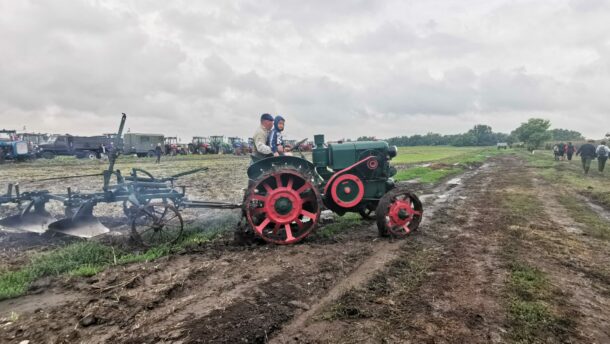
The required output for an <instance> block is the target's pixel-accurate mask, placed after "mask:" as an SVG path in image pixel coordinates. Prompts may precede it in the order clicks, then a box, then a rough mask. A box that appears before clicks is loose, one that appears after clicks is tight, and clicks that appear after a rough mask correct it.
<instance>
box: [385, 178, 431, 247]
mask: <svg viewBox="0 0 610 344" xmlns="http://www.w3.org/2000/svg"><path fill="white" fill-rule="evenodd" d="M375 212H376V214H377V229H378V230H379V235H381V236H389V235H392V236H395V237H404V236H406V235H408V234H409V233H411V232H412V231H414V230H416V229H417V227H419V223H420V222H421V219H422V216H423V207H422V204H421V201H420V200H419V198H417V196H415V195H414V194H412V193H411V192H409V191H408V190H406V189H404V188H397V189H394V190H392V191H390V192H388V193H386V194H385V195H384V196H383V197H382V198H381V200H380V201H379V205H378V206H377V210H376V211H375Z"/></svg>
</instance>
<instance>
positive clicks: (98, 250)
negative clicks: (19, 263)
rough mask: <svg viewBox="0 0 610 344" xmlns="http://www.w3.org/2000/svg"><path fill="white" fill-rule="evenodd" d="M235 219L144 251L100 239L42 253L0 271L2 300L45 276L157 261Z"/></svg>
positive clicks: (214, 234) (87, 273) (212, 236)
mask: <svg viewBox="0 0 610 344" xmlns="http://www.w3.org/2000/svg"><path fill="white" fill-rule="evenodd" d="M235 222H236V221H234V219H232V218H226V219H224V220H221V221H216V222H213V223H211V224H210V225H209V226H206V227H205V228H206V230H205V231H202V230H201V228H187V229H185V233H183V236H182V237H181V239H180V240H179V241H178V242H177V243H175V244H173V245H161V246H156V247H152V248H150V249H147V250H145V251H142V252H140V253H131V252H126V251H122V250H118V249H115V248H114V247H112V246H108V245H105V244H102V243H99V242H94V241H88V242H78V243H73V244H69V245H66V246H64V247H61V248H58V249H55V250H53V251H50V252H47V253H42V254H38V255H35V256H33V257H32V258H31V260H30V263H29V264H27V265H26V266H24V267H22V268H21V269H19V270H16V271H7V272H3V273H0V300H4V299H10V298H14V297H18V296H21V295H24V294H25V293H26V292H27V291H28V289H29V287H30V285H31V284H32V283H33V282H35V281H36V280H37V279H40V278H43V277H52V276H59V275H62V274H67V275H69V276H83V277H89V276H94V275H96V274H97V273H99V272H101V271H103V270H104V269H106V268H108V267H109V266H113V265H124V264H130V263H138V262H149V261H153V260H155V259H158V258H161V257H163V256H167V255H169V254H171V253H173V252H177V251H179V250H182V249H184V248H185V247H188V246H193V245H198V244H201V243H205V242H208V241H211V240H214V239H216V238H218V237H219V236H221V235H222V234H223V233H225V232H226V231H227V230H228V229H230V228H232V227H233V226H234V225H235Z"/></svg>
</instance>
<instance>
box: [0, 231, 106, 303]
mask: <svg viewBox="0 0 610 344" xmlns="http://www.w3.org/2000/svg"><path fill="white" fill-rule="evenodd" d="M113 251H114V250H113V249H112V247H109V246H105V245H102V244H99V243H95V242H81V243H75V244H71V245H67V246H65V247H62V248H60V249H56V250H54V251H51V252H49V253H44V254H38V255H35V256H34V257H32V259H31V262H30V264H28V265H27V266H25V267H23V268H21V269H20V270H17V271H9V272H6V273H4V274H2V275H0V300H3V299H8V298H12V297H16V296H19V295H22V294H24V293H25V292H26V291H27V289H28V287H29V286H30V284H31V283H32V282H34V281H35V280H36V279H38V278H41V277H46V276H57V275H60V274H63V273H66V272H72V274H76V275H78V274H81V275H82V274H86V273H87V272H91V271H93V270H95V269H101V268H102V267H103V266H105V265H108V264H110V263H111V262H113V260H114V253H113Z"/></svg>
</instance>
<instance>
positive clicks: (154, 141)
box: [123, 133, 166, 157]
mask: <svg viewBox="0 0 610 344" xmlns="http://www.w3.org/2000/svg"><path fill="white" fill-rule="evenodd" d="M164 141H165V137H164V136H163V134H142V133H126V134H125V135H123V151H124V154H126V155H127V154H136V155H137V156H139V157H145V156H148V157H153V156H155V147H157V145H158V144H160V145H161V150H162V151H163V154H166V151H165V145H164Z"/></svg>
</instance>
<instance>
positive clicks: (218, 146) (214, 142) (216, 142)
mask: <svg viewBox="0 0 610 344" xmlns="http://www.w3.org/2000/svg"><path fill="white" fill-rule="evenodd" d="M210 148H211V149H210V152H211V153H212V154H231V153H233V146H231V145H230V144H228V143H226V142H225V137H224V136H222V135H216V136H210Z"/></svg>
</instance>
